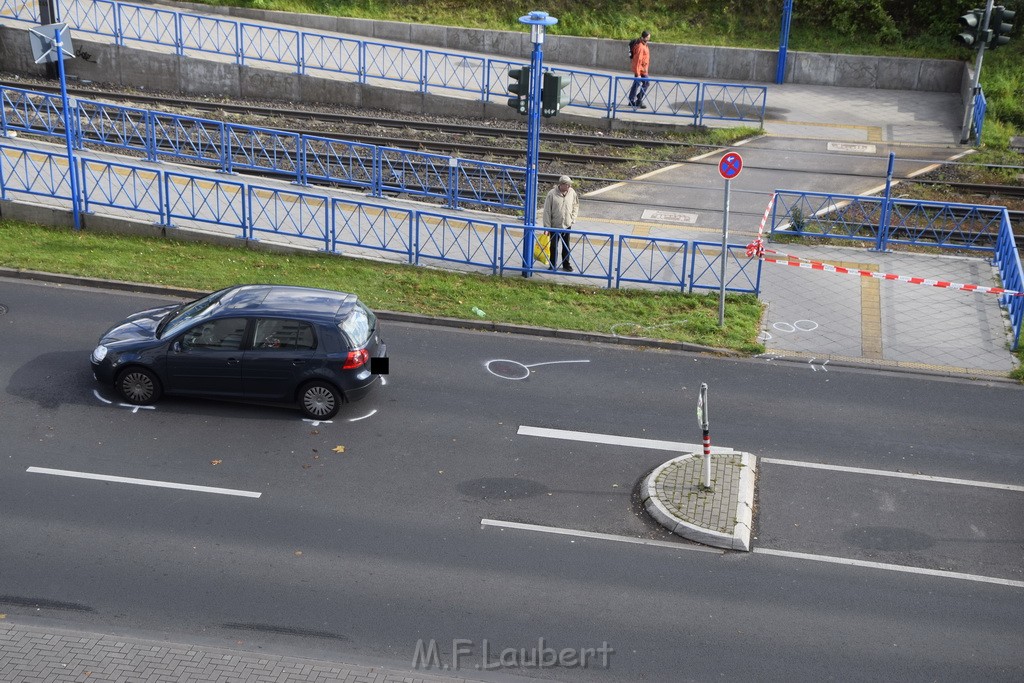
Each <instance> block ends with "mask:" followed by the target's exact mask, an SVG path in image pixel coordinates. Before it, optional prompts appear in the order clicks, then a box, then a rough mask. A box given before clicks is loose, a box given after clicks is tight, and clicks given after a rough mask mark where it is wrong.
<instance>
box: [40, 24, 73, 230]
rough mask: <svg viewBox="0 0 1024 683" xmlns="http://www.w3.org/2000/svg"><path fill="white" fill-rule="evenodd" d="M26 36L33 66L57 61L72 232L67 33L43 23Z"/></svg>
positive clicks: (59, 26) (69, 49)
mask: <svg viewBox="0 0 1024 683" xmlns="http://www.w3.org/2000/svg"><path fill="white" fill-rule="evenodd" d="M65 34H67V38H65V37H64V35H65ZM28 37H29V43H31V45H32V52H33V56H34V57H35V60H36V64H40V63H43V62H46V63H50V62H57V74H58V75H59V76H60V102H61V112H62V118H63V123H64V143H65V145H66V146H67V151H68V185H69V186H70V188H71V215H72V216H73V217H74V222H75V230H79V229H81V227H82V223H81V221H82V219H81V210H80V209H79V197H78V173H77V169H76V168H75V155H74V151H73V148H74V144H73V139H74V138H73V134H72V132H71V117H70V115H69V113H68V84H67V76H66V75H65V73H64V58H65V57H70V58H71V59H74V58H75V52H74V49H73V48H72V47H71V32H70V31H69V30H68V25H67V24H65V23H60V24H47V25H46V26H37V27H35V28H30V29H29V30H28Z"/></svg>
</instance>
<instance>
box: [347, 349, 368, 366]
mask: <svg viewBox="0 0 1024 683" xmlns="http://www.w3.org/2000/svg"><path fill="white" fill-rule="evenodd" d="M369 360H370V352H369V351H367V350H366V349H359V350H358V351H349V352H348V357H346V358H345V364H344V365H342V366H341V369H342V370H355V369H356V368H359V367H362V366H364V365H366V363H367V361H369Z"/></svg>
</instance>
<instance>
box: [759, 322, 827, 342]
mask: <svg viewBox="0 0 1024 683" xmlns="http://www.w3.org/2000/svg"><path fill="white" fill-rule="evenodd" d="M772 329H774V330H777V331H778V332H785V333H786V334H791V333H793V332H813V331H814V330H816V329H818V323H816V322H814V321H813V320H797V321H795V322H791V323H784V322H779V323H773V324H772ZM766 334H767V333H766ZM769 338H770V337H769Z"/></svg>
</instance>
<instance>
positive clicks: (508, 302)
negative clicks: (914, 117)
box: [0, 220, 764, 353]
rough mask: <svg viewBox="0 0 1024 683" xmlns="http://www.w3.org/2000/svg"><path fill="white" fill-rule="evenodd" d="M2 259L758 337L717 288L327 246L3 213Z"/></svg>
mask: <svg viewBox="0 0 1024 683" xmlns="http://www.w3.org/2000/svg"><path fill="white" fill-rule="evenodd" d="M0 237H2V240H3V244H4V251H3V253H2V254H0V266H3V267H7V268H20V269H25V270H38V271H43V272H50V273H61V274H66V275H78V276H83V277H93V278H103V279H108V280H118V281H123V282H138V283H146V284H156V285H165V286H170V287H184V288H190V289H197V290H214V289H219V288H221V287H226V286H229V285H234V284H242V283H269V284H292V285H304V286H309V287H325V288H328V289H337V290H341V291H346V292H352V293H354V294H356V295H358V296H359V297H360V298H361V299H362V300H363V301H365V302H366V304H367V305H368V306H370V307H371V308H377V309H383V310H389V311H401V312H407V313H419V314H422V315H429V316H441V317H453V318H466V319H477V318H478V316H477V315H476V314H474V313H473V308H478V309H481V310H483V311H484V313H485V315H486V319H487V320H490V321H494V322H505V323H515V324H521V325H533V326H537V327H549V328H555V329H564V330H579V331H584V332H601V333H606V334H607V333H614V334H618V335H620V336H635V337H645V338H652V339H664V340H670V341H680V342H688V343H691V344H703V345H706V346H714V347H718V348H723V349H732V350H735V351H740V352H743V353H759V352H762V351H763V350H764V347H763V346H762V345H761V344H758V343H757V342H756V339H757V336H758V333H759V325H760V320H761V313H762V304H761V302H760V301H759V300H758V299H757V297H755V296H753V295H746V294H744V295H736V294H729V295H727V297H726V308H725V326H724V327H722V328H719V327H718V297H717V295H716V294H714V293H712V294H683V293H680V292H649V291H642V290H638V289H619V290H615V289H597V288H594V287H587V286H577V285H559V284H552V283H545V282H542V281H540V279H539V278H534V279H529V280H527V279H524V278H519V277H494V276H488V275H476V274H463V273H453V272H448V271H442V270H435V269H433V268H423V267H419V266H411V265H403V264H387V263H378V262H375V261H367V260H361V259H355V258H347V257H343V256H335V255H330V254H322V253H305V252H294V253H286V254H282V253H275V252H270V251H263V250H257V249H248V248H245V247H243V246H239V247H229V246H221V245H213V244H205V243H198V242H191V241H178V240H174V239H164V238H157V237H141V236H125V235H107V234H99V233H91V232H85V231H78V232H75V231H73V230H70V229H67V228H52V227H42V226H37V225H31V224H27V223H23V222H20V221H10V220H3V221H0Z"/></svg>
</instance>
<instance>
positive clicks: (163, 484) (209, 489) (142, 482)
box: [25, 467, 263, 498]
mask: <svg viewBox="0 0 1024 683" xmlns="http://www.w3.org/2000/svg"><path fill="white" fill-rule="evenodd" d="M25 471H26V472H32V473H33V474H53V475H56V476H58V477H74V478H76V479H95V480H97V481H112V482H115V483H118V484H138V485H139V486H155V487H157V488H163V489H181V490H183V491H198V492H200V493H219V494H221V495H225V496H243V497H245V498H259V497H260V496H261V495H263V494H262V493H260V492H259V491H240V490H238V489H222V488H217V487H215V486H196V485H194V484H176V483H174V482H171V481H156V480H153V479H132V478H130V477H114V476H111V475H108V474H91V473H89V472H73V471H71V470H54V469H50V468H49V467H29V468H28V469H27V470H25Z"/></svg>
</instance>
